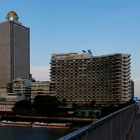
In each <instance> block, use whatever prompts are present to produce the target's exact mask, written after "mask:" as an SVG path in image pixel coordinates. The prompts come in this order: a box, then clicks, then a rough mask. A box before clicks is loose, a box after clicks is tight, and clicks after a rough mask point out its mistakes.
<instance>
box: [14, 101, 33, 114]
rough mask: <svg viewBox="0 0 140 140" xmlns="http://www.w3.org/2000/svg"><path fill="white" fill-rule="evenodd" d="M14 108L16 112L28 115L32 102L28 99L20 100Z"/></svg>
mask: <svg viewBox="0 0 140 140" xmlns="http://www.w3.org/2000/svg"><path fill="white" fill-rule="evenodd" d="M12 110H13V112H14V113H15V114H22V115H27V114H28V113H29V112H30V110H31V102H30V101H27V100H21V101H18V102H16V103H15V105H14V107H13V108H12Z"/></svg>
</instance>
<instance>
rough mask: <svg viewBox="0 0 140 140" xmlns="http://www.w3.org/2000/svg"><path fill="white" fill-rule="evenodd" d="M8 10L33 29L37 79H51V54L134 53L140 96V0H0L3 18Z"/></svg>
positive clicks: (32, 54) (0, 18) (133, 73)
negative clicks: (90, 52)
mask: <svg viewBox="0 0 140 140" xmlns="http://www.w3.org/2000/svg"><path fill="white" fill-rule="evenodd" d="M9 11H15V12H16V13H17V14H18V16H19V22H21V23H22V24H23V25H24V26H26V27H29V28H30V48H31V49H30V59H31V73H32V75H33V77H34V78H35V79H36V80H49V69H50V59H51V54H52V53H69V52H77V53H81V51H82V50H88V49H90V50H91V51H92V53H93V55H95V56H98V55H105V54H112V53H129V54H131V76H132V79H133V80H134V82H135V95H136V96H139V97H140V86H139V85H140V1H139V0H36V1H35V0H4V1H3V0H0V22H2V21H4V20H5V17H6V15H7V13H8V12H9Z"/></svg>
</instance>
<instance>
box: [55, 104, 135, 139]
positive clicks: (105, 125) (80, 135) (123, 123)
mask: <svg viewBox="0 0 140 140" xmlns="http://www.w3.org/2000/svg"><path fill="white" fill-rule="evenodd" d="M135 114H136V104H132V105H130V106H127V107H125V108H123V109H121V110H118V111H116V112H114V113H112V114H110V115H108V116H106V117H104V118H102V119H99V120H98V121H96V122H94V123H92V124H90V125H88V126H85V127H83V128H80V129H78V130H76V131H74V132H72V133H70V134H68V135H66V136H64V137H61V138H59V139H58V140H128V139H129V138H128V137H129V131H130V129H131V127H132V125H133V122H134V119H135Z"/></svg>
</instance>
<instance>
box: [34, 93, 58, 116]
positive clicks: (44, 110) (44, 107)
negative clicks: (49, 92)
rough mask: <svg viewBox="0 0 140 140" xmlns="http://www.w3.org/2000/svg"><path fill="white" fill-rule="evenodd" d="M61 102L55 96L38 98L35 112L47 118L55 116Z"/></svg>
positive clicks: (35, 102) (35, 103)
mask: <svg viewBox="0 0 140 140" xmlns="http://www.w3.org/2000/svg"><path fill="white" fill-rule="evenodd" d="M58 105H59V101H58V99H57V98H56V97H55V96H36V97H35V99H34V103H33V107H34V108H35V110H36V111H37V112H38V113H39V114H41V115H45V116H53V115H56V114H57V112H58Z"/></svg>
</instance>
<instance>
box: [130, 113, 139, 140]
mask: <svg viewBox="0 0 140 140" xmlns="http://www.w3.org/2000/svg"><path fill="white" fill-rule="evenodd" d="M132 140H140V114H139V115H137V117H136V120H135V123H134V128H133V132H132Z"/></svg>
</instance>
